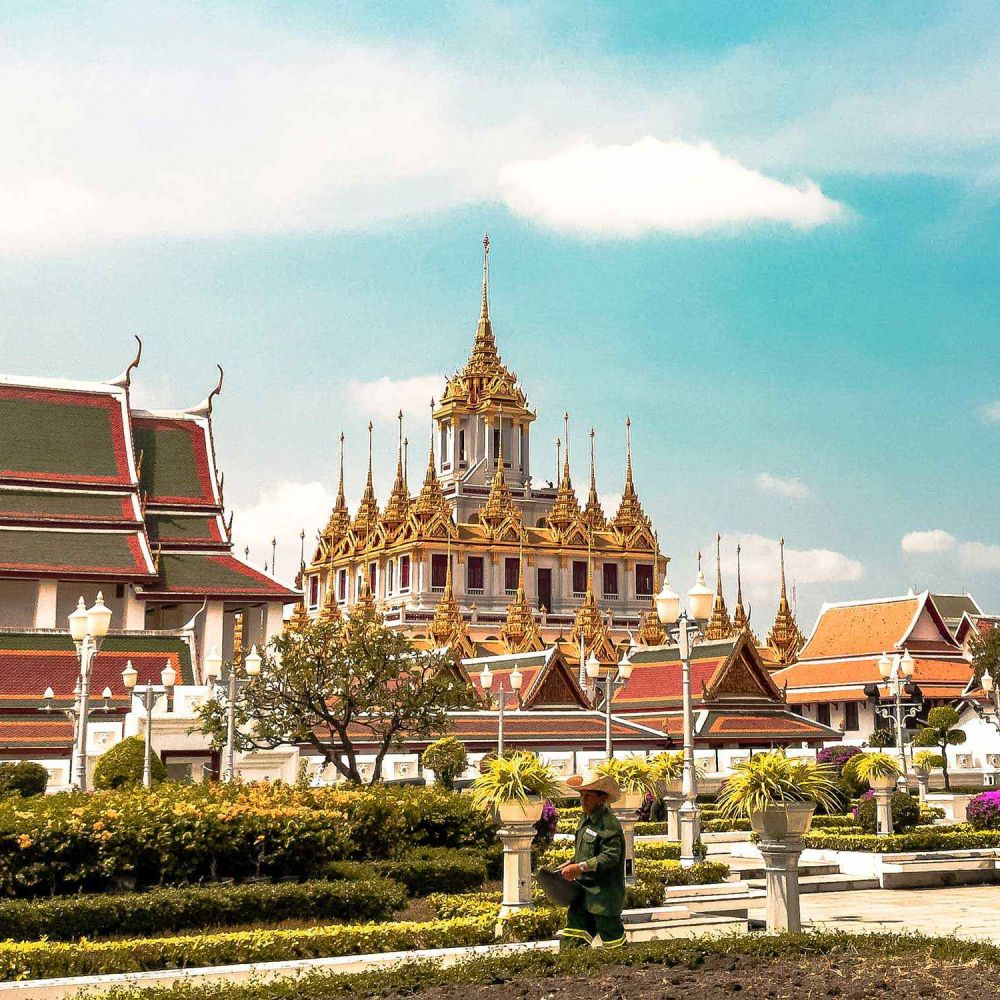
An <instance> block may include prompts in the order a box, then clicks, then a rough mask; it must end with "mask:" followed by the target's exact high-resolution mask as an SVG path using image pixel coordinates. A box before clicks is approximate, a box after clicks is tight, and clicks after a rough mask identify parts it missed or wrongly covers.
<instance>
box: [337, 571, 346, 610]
mask: <svg viewBox="0 0 1000 1000" xmlns="http://www.w3.org/2000/svg"><path fill="white" fill-rule="evenodd" d="M337 600H338V601H341V602H343V601H346V600H347V570H346V569H338V570H337Z"/></svg>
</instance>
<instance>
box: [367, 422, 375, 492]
mask: <svg viewBox="0 0 1000 1000" xmlns="http://www.w3.org/2000/svg"><path fill="white" fill-rule="evenodd" d="M374 427H375V425H374V424H373V423H372V422H371V421H370V420H369V421H368V485H369V486H371V482H372V430H373V429H374Z"/></svg>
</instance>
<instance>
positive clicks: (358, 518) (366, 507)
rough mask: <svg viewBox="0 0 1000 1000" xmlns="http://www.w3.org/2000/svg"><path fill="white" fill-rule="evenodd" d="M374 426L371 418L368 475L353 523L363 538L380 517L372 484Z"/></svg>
mask: <svg viewBox="0 0 1000 1000" xmlns="http://www.w3.org/2000/svg"><path fill="white" fill-rule="evenodd" d="M374 426H375V425H374V424H373V423H372V422H371V421H370V420H369V421H368V477H367V479H366V480H365V491H364V493H363V494H362V495H361V503H360V504H359V505H358V512H357V514H356V515H355V517H354V524H353V525H352V527H353V529H354V531H355V533H356V534H357V535H359V536H360V537H362V538H367V537H368V535H369V534H371V532H373V531H374V530H375V527H376V525H377V524H378V519H379V511H378V501H377V500H376V499H375V487H374V485H373V484H372V430H373V429H374Z"/></svg>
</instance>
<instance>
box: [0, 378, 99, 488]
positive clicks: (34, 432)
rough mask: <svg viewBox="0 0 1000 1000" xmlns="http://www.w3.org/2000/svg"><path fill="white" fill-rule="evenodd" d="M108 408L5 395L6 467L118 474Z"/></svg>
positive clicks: (0, 449)
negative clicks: (7, 396) (6, 396)
mask: <svg viewBox="0 0 1000 1000" xmlns="http://www.w3.org/2000/svg"><path fill="white" fill-rule="evenodd" d="M112 419H114V417H113V416H112V414H111V413H110V412H109V410H108V409H106V408H104V407H97V406H81V405H73V404H72V403H57V402H52V401H48V400H45V401H42V400H36V399H24V398H14V399H11V398H3V397H0V427H3V429H4V433H3V434H2V435H0V471H3V470H6V471H10V472H22V473H23V472H30V473H37V474H38V475H39V477H41V478H45V476H46V474H48V475H50V476H51V475H55V476H61V477H65V476H70V477H77V476H78V477H89V478H93V477H98V478H117V476H118V461H117V458H116V455H115V445H114V439H113V437H112V434H111V420H112Z"/></svg>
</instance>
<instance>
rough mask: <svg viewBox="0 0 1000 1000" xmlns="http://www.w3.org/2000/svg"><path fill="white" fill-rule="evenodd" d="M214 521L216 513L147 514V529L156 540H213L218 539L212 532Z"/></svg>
mask: <svg viewBox="0 0 1000 1000" xmlns="http://www.w3.org/2000/svg"><path fill="white" fill-rule="evenodd" d="M214 523H215V517H214V515H211V516H208V517H204V516H198V517H191V516H184V515H180V514H148V515H147V516H146V530H147V531H148V532H149V537H150V538H151V539H152V540H153V541H154V542H155V541H158V540H159V539H161V538H169V539H172V540H174V541H185V542H188V541H190V542H197V541H208V542H213V541H216V539H215V537H214V536H213V534H212V525H213V524H214Z"/></svg>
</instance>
